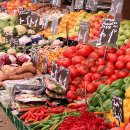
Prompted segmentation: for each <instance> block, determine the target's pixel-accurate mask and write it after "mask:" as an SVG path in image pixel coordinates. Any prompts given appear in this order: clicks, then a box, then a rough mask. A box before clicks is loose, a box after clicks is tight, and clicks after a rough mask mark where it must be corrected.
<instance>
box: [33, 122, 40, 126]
mask: <svg viewBox="0 0 130 130" xmlns="http://www.w3.org/2000/svg"><path fill="white" fill-rule="evenodd" d="M40 123H42V122H41V121H37V122H33V123H32V124H31V126H32V125H33V126H34V125H39V124H40Z"/></svg>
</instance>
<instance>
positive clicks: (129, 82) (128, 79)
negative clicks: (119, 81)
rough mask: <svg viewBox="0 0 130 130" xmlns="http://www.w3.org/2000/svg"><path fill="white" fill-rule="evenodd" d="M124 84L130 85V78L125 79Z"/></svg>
mask: <svg viewBox="0 0 130 130" xmlns="http://www.w3.org/2000/svg"><path fill="white" fill-rule="evenodd" d="M124 83H126V84H130V76H127V77H126V78H124Z"/></svg>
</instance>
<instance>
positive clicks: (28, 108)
mask: <svg viewBox="0 0 130 130" xmlns="http://www.w3.org/2000/svg"><path fill="white" fill-rule="evenodd" d="M32 108H34V109H38V108H39V106H38V107H21V108H18V111H19V112H24V111H29V110H30V109H32Z"/></svg>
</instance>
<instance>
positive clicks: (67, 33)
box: [66, 21, 69, 38]
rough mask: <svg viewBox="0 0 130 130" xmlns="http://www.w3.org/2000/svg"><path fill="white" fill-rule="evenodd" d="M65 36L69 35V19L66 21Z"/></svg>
mask: <svg viewBox="0 0 130 130" xmlns="http://www.w3.org/2000/svg"><path fill="white" fill-rule="evenodd" d="M66 37H67V38H68V37H69V21H67V23H66Z"/></svg>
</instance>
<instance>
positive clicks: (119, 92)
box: [110, 89, 124, 99]
mask: <svg viewBox="0 0 130 130" xmlns="http://www.w3.org/2000/svg"><path fill="white" fill-rule="evenodd" d="M112 95H115V96H117V97H121V98H122V97H123V96H124V92H123V91H121V90H119V89H117V90H115V91H114V92H113V93H112V94H111V95H110V98H111V99H112Z"/></svg>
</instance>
